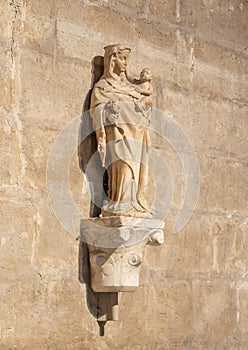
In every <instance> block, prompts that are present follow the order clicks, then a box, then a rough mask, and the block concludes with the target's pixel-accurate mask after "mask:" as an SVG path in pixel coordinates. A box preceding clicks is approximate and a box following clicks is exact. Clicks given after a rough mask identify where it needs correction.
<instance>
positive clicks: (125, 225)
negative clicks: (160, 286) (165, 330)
mask: <svg viewBox="0 0 248 350" xmlns="http://www.w3.org/2000/svg"><path fill="white" fill-rule="evenodd" d="M104 49H105V56H104V73H103V75H102V77H101V78H100V80H99V81H98V82H96V83H95V85H94V88H93V91H92V95H91V104H90V107H91V110H90V114H91V118H92V122H93V127H94V130H95V134H96V140H97V148H98V152H99V154H100V158H101V162H102V166H103V167H105V168H106V169H107V174H108V193H107V197H108V199H107V200H105V203H104V204H103V206H102V208H101V215H100V217H95V218H91V219H84V220H82V221H81V234H80V240H81V241H83V242H86V243H87V249H88V254H89V264H90V266H89V270H90V273H89V275H90V285H91V288H92V290H93V291H94V292H96V293H100V294H101V295H102V298H99V300H100V299H101V305H98V311H99V310H100V311H99V314H98V320H109V319H112V320H117V319H118V298H117V293H118V292H122V291H124V292H127V291H133V290H134V289H135V288H137V287H138V285H139V271H140V266H141V263H142V261H143V256H144V250H145V246H146V245H147V244H150V245H160V244H162V243H163V239H164V238H163V228H164V222H163V221H161V220H157V219H154V218H152V213H151V210H150V208H149V206H148V204H147V200H146V199H147V198H146V191H145V190H146V188H147V186H148V150H149V146H150V140H149V133H148V127H149V122H150V117H151V109H152V99H151V94H152V92H153V88H152V85H151V79H152V73H151V70H150V69H148V68H144V69H143V70H142V71H141V73H140V79H134V78H132V77H130V76H129V75H128V73H127V70H126V68H127V59H128V56H129V54H130V51H131V50H130V48H128V47H127V46H124V45H110V46H107V47H105V48H104Z"/></svg>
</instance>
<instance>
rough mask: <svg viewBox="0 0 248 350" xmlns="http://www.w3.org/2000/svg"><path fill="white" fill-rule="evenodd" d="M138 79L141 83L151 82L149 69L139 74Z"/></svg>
mask: <svg viewBox="0 0 248 350" xmlns="http://www.w3.org/2000/svg"><path fill="white" fill-rule="evenodd" d="M140 79H141V80H142V81H151V80H152V72H151V70H150V69H143V71H142V72H141V74H140Z"/></svg>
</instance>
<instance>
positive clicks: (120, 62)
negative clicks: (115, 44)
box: [114, 50, 129, 75]
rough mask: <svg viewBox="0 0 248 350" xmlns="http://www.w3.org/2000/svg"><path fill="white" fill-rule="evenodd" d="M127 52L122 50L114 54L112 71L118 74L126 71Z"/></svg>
mask: <svg viewBox="0 0 248 350" xmlns="http://www.w3.org/2000/svg"><path fill="white" fill-rule="evenodd" d="M128 54H129V52H128V51H126V50H123V51H121V52H118V53H117V54H116V55H115V56H114V60H115V66H114V73H116V74H118V75H119V74H120V73H122V72H125V71H126V66H127V57H128Z"/></svg>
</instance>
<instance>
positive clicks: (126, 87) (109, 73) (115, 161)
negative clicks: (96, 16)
mask: <svg viewBox="0 0 248 350" xmlns="http://www.w3.org/2000/svg"><path fill="white" fill-rule="evenodd" d="M104 49H105V55H104V73H103V75H102V77H101V78H100V80H99V81H98V82H97V83H96V84H95V85H94V88H93V91H92V95H91V105H90V108H91V112H90V113H91V117H92V120H93V127H94V130H95V132H96V139H97V146H98V151H99V153H100V157H101V161H102V165H103V166H104V167H105V168H106V169H107V174H108V193H107V196H108V200H107V202H106V201H105V203H104V205H103V207H102V209H101V211H102V216H112V215H114V216H133V217H146V216H148V215H149V216H150V213H149V209H148V205H147V201H146V196H145V189H146V188H147V185H148V147H149V135H148V129H147V128H148V125H149V118H148V117H147V116H148V108H147V105H144V104H143V103H142V98H143V97H144V96H143V95H142V94H141V93H140V92H138V89H137V85H135V84H132V83H131V82H130V81H128V79H127V74H126V66H127V58H128V56H129V54H130V51H131V50H130V48H128V47H126V46H124V45H110V46H106V47H105V48H104ZM136 90H137V91H136Z"/></svg>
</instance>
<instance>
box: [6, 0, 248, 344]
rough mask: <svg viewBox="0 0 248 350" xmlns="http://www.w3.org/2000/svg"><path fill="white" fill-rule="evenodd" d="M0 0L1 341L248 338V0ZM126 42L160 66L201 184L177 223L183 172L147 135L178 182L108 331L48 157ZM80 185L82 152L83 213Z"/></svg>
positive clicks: (161, 89) (74, 172) (139, 57)
mask: <svg viewBox="0 0 248 350" xmlns="http://www.w3.org/2000/svg"><path fill="white" fill-rule="evenodd" d="M0 3H1V28H0V49H1V55H0V60H1V61H0V62H1V64H0V76H1V89H0V96H1V129H0V132H1V138H0V140H1V141H0V142H1V154H2V182H1V199H0V200H1V204H0V209H1V214H2V219H1V256H0V271H1V283H0V291H1V321H0V325H1V337H0V348H1V349H2V350H7V349H8V350H10V349H11V350H12V349H18V350H22V349H33V350H38V349H42V350H44V349H51V350H55V349H60V350H62V349H66V350H77V349H78V350H79V349H80V350H81V349H84V350H90V349H102V350H104V349H111V350H112V349H135V350H138V349H140V350H141V349H142V350H145V349H147V350H148V349H149V350H153V349H154V350H157V349H161V350H162V349H163V350H164V349H168V350H173V349H184V350H186V349H187V350H193V349H196V350H199V349H211V350H212V349H228V350H231V349H233V350H234V349H235V350H237V349H240V350H241V349H242V350H245V349H247V348H248V301H247V300H248V279H247V265H248V255H247V248H248V236H247V231H248V230H247V215H248V206H247V200H248V195H247V193H248V192H247V178H248V166H247V152H248V139H247V132H248V121H247V100H246V98H247V76H246V77H245V69H246V68H247V61H246V59H247V51H246V50H247V48H245V45H246V44H247V42H248V35H247V33H248V32H247V13H248V7H247V2H246V1H245V0H242V1H239V0H215V1H211V0H199V1H196V0H165V1H162V0H149V1H148V0H142V1H141V0H137V1H132V0H120V1H116V0H112V1H108V0H1V1H0ZM118 42H124V43H128V45H129V46H130V47H131V48H132V56H131V57H130V66H131V69H132V71H133V72H134V73H135V74H138V73H139V72H140V70H141V69H142V68H143V67H145V66H149V67H150V68H151V69H152V71H153V75H154V79H153V84H154V87H155V90H156V103H155V104H156V107H157V108H158V109H160V110H163V111H164V112H165V113H167V114H169V115H170V116H171V118H174V120H175V121H176V122H178V123H179V125H180V126H181V127H182V128H183V129H184V131H185V134H186V135H187V137H188V138H189V140H190V141H191V143H192V146H193V149H194V150H195V152H196V154H197V157H198V161H199V165H200V173H201V175H200V186H201V189H200V196H199V200H198V203H197V206H196V209H195V212H194V214H193V216H192V218H191V220H190V221H189V223H188V224H187V225H186V226H185V227H184V229H183V230H182V231H181V232H179V233H178V234H173V233H172V226H173V223H174V222H175V218H176V216H177V214H178V210H179V208H180V205H181V203H182V199H183V195H184V173H183V169H182V165H181V163H180V160H179V159H178V156H177V154H176V153H175V151H174V150H173V148H172V147H170V146H169V144H166V143H164V142H162V141H161V140H159V138H153V144H154V147H155V148H156V149H158V150H159V151H160V152H161V154H162V155H163V156H164V157H165V159H166V161H167V163H168V166H169V168H170V171H171V174H172V178H173V181H174V197H173V203H172V207H171V210H170V213H169V215H168V218H167V224H166V230H165V241H166V243H165V244H164V245H163V246H162V247H159V248H157V247H148V248H147V250H146V259H145V262H144V265H143V266H142V273H141V281H140V283H141V286H140V287H139V288H138V289H137V290H136V291H135V292H134V293H122V294H121V295H120V321H119V322H108V323H107V324H106V326H105V336H104V337H100V336H99V328H98V325H97V322H96V320H95V319H94V317H93V316H92V315H91V314H90V313H89V311H88V308H87V305H86V292H85V286H84V285H83V284H81V283H80V282H79V281H78V243H77V242H76V240H75V237H72V236H71V235H70V234H68V233H67V232H66V231H65V230H64V229H63V227H62V226H61V225H60V224H59V222H58V221H57V219H56V218H55V216H54V214H53V211H52V209H51V206H50V203H49V198H48V194H47V190H46V165H47V161H48V157H49V154H50V151H51V148H52V145H53V143H54V141H55V139H56V138H57V137H58V135H59V134H60V132H61V131H62V129H63V128H64V127H65V126H66V125H67V124H68V123H69V122H70V121H71V120H73V119H74V118H75V117H77V116H79V115H80V114H81V110H82V104H83V101H84V99H85V97H86V95H87V93H88V91H89V89H90V88H91V60H92V58H93V57H94V56H96V55H103V46H105V45H108V44H111V43H118ZM61 171H63V169H61ZM82 183H83V176H82V174H81V172H80V170H79V168H78V161H77V155H76V151H75V157H74V158H73V160H72V163H71V167H70V186H71V190H72V193H73V196H74V199H75V202H76V203H78V204H79V206H81V207H82V210H83V211H86V209H87V205H86V204H84V201H83V200H82V198H83V196H86V192H85V191H84V189H83V194H82ZM78 225H79V224H78Z"/></svg>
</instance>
